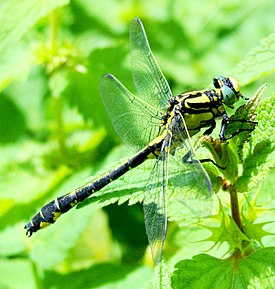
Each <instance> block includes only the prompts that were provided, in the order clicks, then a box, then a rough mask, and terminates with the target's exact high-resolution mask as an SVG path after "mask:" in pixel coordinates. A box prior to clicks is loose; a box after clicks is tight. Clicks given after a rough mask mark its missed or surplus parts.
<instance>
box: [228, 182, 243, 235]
mask: <svg viewBox="0 0 275 289" xmlns="http://www.w3.org/2000/svg"><path fill="white" fill-rule="evenodd" d="M230 203H231V215H232V218H233V220H234V221H235V223H236V224H237V226H238V227H239V228H240V230H242V223H241V217H240V210H239V202H238V194H237V192H236V188H235V187H234V186H233V187H232V188H231V189H230Z"/></svg>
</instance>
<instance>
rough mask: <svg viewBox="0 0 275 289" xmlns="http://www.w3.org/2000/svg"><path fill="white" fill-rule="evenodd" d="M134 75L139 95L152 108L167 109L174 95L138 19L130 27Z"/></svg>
mask: <svg viewBox="0 0 275 289" xmlns="http://www.w3.org/2000/svg"><path fill="white" fill-rule="evenodd" d="M130 48H131V62H132V75H133V80H134V84H135V87H136V89H137V91H138V95H139V96H140V97H142V99H144V100H146V101H147V102H148V103H150V104H151V105H152V106H154V107H157V108H159V109H165V108H166V106H167V104H168V100H169V98H171V96H172V93H171V90H170V87H169V85H168V83H167V81H166V79H165V77H164V75H163V73H162V71H161V69H160V67H159V66H158V64H157V62H156V60H155V57H154V55H153V53H152V51H151V49H150V46H149V43H148V41H147V37H146V34H145V30H144V28H143V25H142V23H141V21H140V19H138V18H134V19H133V20H132V22H131V25H130Z"/></svg>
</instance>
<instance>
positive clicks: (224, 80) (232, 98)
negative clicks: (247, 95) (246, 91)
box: [213, 75, 243, 107]
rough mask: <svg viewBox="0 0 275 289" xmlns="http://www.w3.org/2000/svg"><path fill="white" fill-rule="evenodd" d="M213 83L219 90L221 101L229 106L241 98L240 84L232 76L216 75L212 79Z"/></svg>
mask: <svg viewBox="0 0 275 289" xmlns="http://www.w3.org/2000/svg"><path fill="white" fill-rule="evenodd" d="M213 85H214V87H215V88H217V89H219V90H220V92H221V96H222V100H223V102H224V103H225V104H226V105H227V106H229V107H233V105H234V103H235V102H237V101H238V100H239V98H240V97H242V98H243V96H242V95H241V93H240V84H239V82H238V81H237V79H235V78H234V77H224V76H221V75H219V76H216V77H215V78H214V79H213Z"/></svg>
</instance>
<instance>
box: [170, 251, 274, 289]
mask: <svg viewBox="0 0 275 289" xmlns="http://www.w3.org/2000/svg"><path fill="white" fill-rule="evenodd" d="M274 258H275V248H272V247H271V248H264V249H261V250H258V251H256V252H255V253H253V254H251V255H250V256H248V257H247V258H239V257H238V256H234V257H231V258H229V259H225V260H221V259H217V258H215V257H212V256H209V255H206V254H200V255H197V256H195V257H194V258H192V260H183V261H181V262H179V263H177V265H176V270H175V271H174V274H173V276H172V288H174V289H180V288H188V289H197V288H200V289H204V288H205V289H206V288H211V289H223V288H224V289H225V288H232V289H246V288H257V289H258V288H259V289H268V288H274V287H275V274H274V272H275V264H274Z"/></svg>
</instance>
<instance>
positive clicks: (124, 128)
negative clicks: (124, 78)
mask: <svg viewBox="0 0 275 289" xmlns="http://www.w3.org/2000/svg"><path fill="white" fill-rule="evenodd" d="M99 90H100V94H101V97H102V100H103V102H104V105H105V107H106V110H107V112H108V114H109V116H110V118H111V120H112V123H113V126H114V128H115V130H116V132H117V133H118V135H119V136H120V137H121V139H122V141H123V142H124V143H125V144H127V145H128V146H130V147H132V148H134V149H140V148H141V147H144V146H145V145H146V144H148V142H149V141H151V140H153V139H154V138H156V137H157V136H158V135H159V133H160V132H161V112H160V111H158V110H157V109H156V108H155V107H153V106H152V105H150V104H149V103H147V102H146V101H144V100H143V99H140V98H138V97H137V96H135V95H133V94H132V93H131V92H129V91H128V90H127V89H126V88H125V87H124V86H123V84H122V83H121V82H119V81H118V80H117V79H116V78H115V77H114V76H113V75H111V74H106V75H104V76H103V77H101V79H100V81H99Z"/></svg>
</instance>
